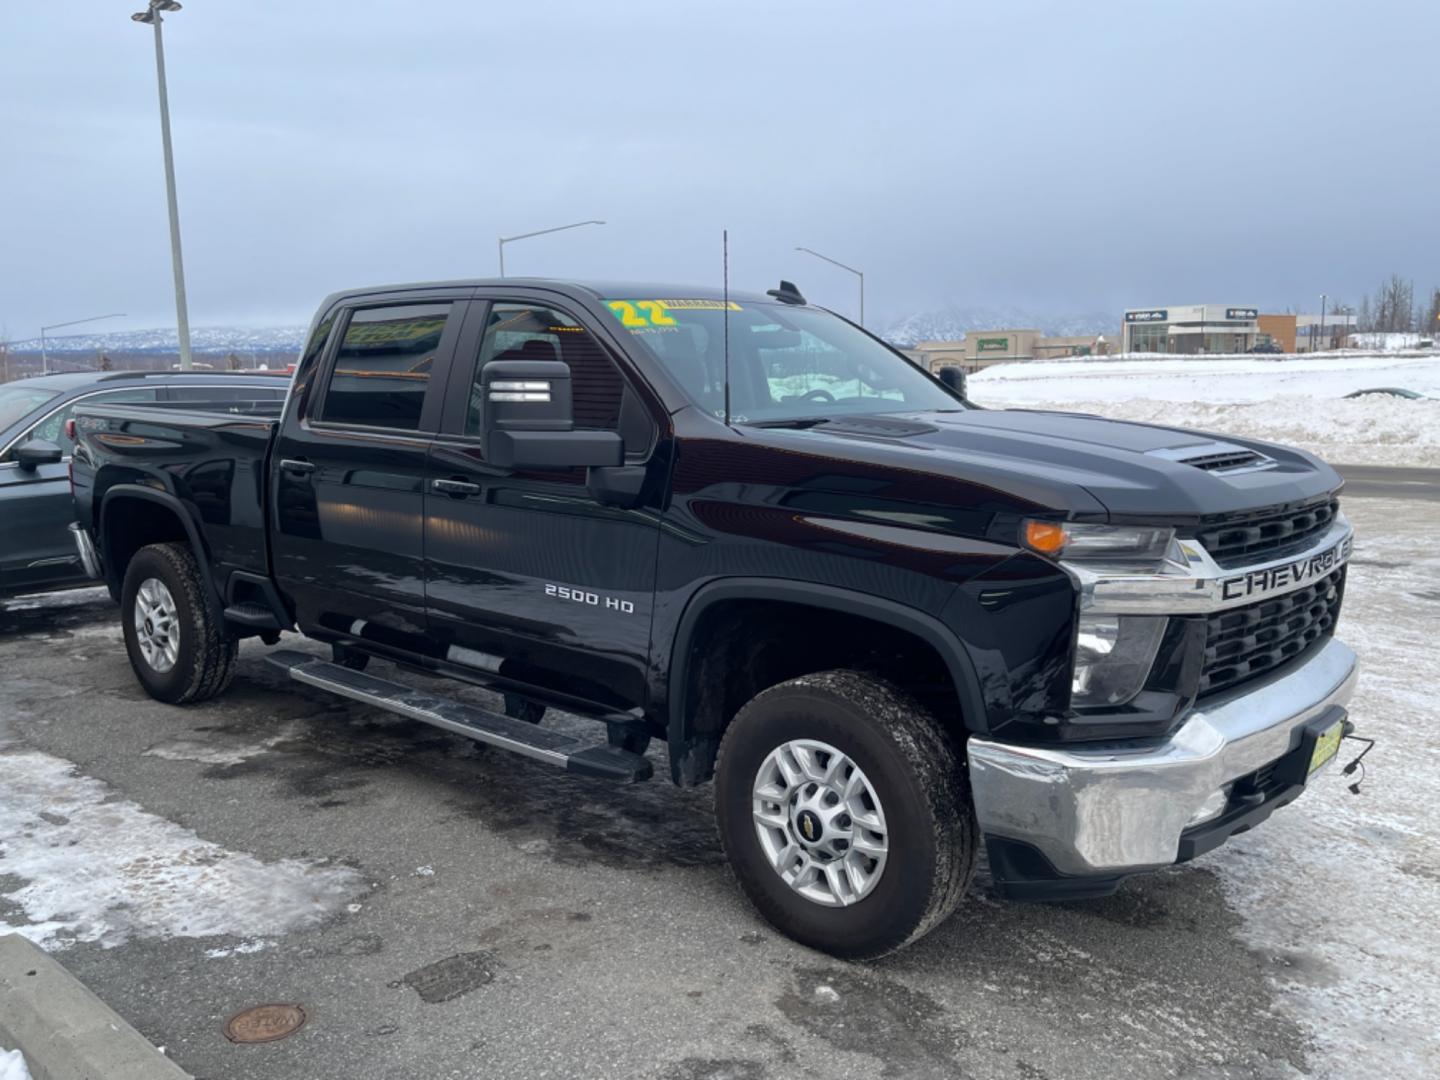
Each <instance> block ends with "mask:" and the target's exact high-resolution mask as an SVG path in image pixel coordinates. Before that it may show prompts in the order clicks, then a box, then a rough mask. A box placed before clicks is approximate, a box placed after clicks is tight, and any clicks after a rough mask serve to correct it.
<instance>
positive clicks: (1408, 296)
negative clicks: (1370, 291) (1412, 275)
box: [1373, 274, 1415, 333]
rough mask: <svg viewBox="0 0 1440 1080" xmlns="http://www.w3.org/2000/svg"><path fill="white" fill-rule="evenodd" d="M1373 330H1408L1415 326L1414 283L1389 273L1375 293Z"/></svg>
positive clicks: (1384, 331)
mask: <svg viewBox="0 0 1440 1080" xmlns="http://www.w3.org/2000/svg"><path fill="white" fill-rule="evenodd" d="M1373 328H1374V329H1375V330H1378V331H1381V332H1382V333H1394V332H1408V331H1410V330H1413V329H1414V328H1415V283H1414V282H1413V281H1406V280H1405V279H1404V278H1402V277H1401V276H1400V275H1399V274H1391V275H1390V277H1389V278H1387V279H1386V280H1385V281H1383V282H1381V283H1380V289H1379V291H1378V292H1377V293H1376V294H1375V323H1374V327H1373Z"/></svg>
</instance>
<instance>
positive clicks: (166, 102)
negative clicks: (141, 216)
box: [130, 0, 190, 371]
mask: <svg viewBox="0 0 1440 1080" xmlns="http://www.w3.org/2000/svg"><path fill="white" fill-rule="evenodd" d="M179 10H180V5H179V4H178V3H176V0H150V4H149V6H148V7H147V8H146V9H145V10H144V11H137V12H136V13H135V14H134V15H131V16H130V18H132V19H134V20H135V21H136V22H138V23H146V24H148V25H150V26H153V27H155V78H156V80H157V81H158V82H159V84H160V139H161V142H163V143H164V145H165V198H166V200H167V201H168V203H169V206H170V262H171V265H172V266H173V267H174V270H175V320H176V331H177V334H178V336H179V339H180V370H181V371H189V370H190V313H189V311H188V310H187V307H186V304H185V261H184V259H182V258H181V257H180V208H179V206H178V205H177V204H176V202H175V156H174V153H173V152H172V151H171V148H170V99H169V96H168V95H167V93H166V91H165V42H164V39H163V37H162V35H161V32H160V25H161V23H162V22H163V21H164V20H163V19H162V18H161V15H160V13H161V12H162V11H179Z"/></svg>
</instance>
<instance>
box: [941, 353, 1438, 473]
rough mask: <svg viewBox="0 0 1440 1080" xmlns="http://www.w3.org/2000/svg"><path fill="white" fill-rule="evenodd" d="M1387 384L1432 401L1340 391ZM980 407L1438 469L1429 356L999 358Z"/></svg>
mask: <svg viewBox="0 0 1440 1080" xmlns="http://www.w3.org/2000/svg"><path fill="white" fill-rule="evenodd" d="M1379 386H1398V387H1403V388H1406V389H1409V390H1414V391H1416V392H1418V393H1422V394H1431V395H1436V397H1437V399H1436V400H1424V401H1411V400H1407V399H1404V398H1397V397H1392V396H1389V395H1378V396H1369V397H1364V398H1350V399H1347V398H1345V397H1344V395H1345V394H1347V393H1349V392H1350V391H1352V390H1361V389H1367V388H1371V387H1379ZM969 393H970V397H971V398H972V399H973V400H974V401H975V402H976V403H977V404H980V405H985V406H987V407H989V408H1025V409H1060V410H1068V411H1074V412H1088V413H1098V414H1100V415H1102V416H1113V417H1115V418H1117V419H1122V420H1136V421H1140V422H1143V423H1152V424H1167V425H1170V426H1174V427H1184V428H1195V429H1198V430H1202V431H1213V432H1218V433H1221V434H1227V435H1236V436H1240V437H1243V438H1253V439H1263V440H1266V441H1268V442H1279V443H1287V444H1290V445H1293V446H1299V447H1302V448H1303V449H1306V450H1310V451H1312V452H1313V453H1316V454H1319V455H1320V456H1321V457H1323V458H1326V459H1327V460H1330V461H1339V462H1344V463H1346V464H1352V465H1363V464H1374V465H1421V466H1427V465H1428V466H1440V356H1433V355H1432V356H1405V357H1395V356H1381V355H1376V354H1345V353H1340V354H1326V355H1323V356H1317V357H1281V358H1278V359H1270V358H1264V357H1257V356H1240V357H1198V358H1195V359H1181V358H1177V357H1156V358H1154V359H1135V358H1126V359H1120V360H1070V361H1042V362H1029V363H1019V364H1000V365H996V366H995V367H992V368H988V369H986V370H985V371H982V372H979V373H978V374H976V375H973V376H971V377H970V379H969Z"/></svg>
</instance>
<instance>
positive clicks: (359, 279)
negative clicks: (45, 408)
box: [0, 0, 1440, 336]
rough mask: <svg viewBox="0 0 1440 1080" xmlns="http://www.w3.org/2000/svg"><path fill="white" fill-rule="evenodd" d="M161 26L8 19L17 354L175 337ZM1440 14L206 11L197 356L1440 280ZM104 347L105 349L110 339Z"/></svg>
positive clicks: (807, 1)
mask: <svg viewBox="0 0 1440 1080" xmlns="http://www.w3.org/2000/svg"><path fill="white" fill-rule="evenodd" d="M139 2H140V0H69V2H65V3H48V4H20V3H18V2H15V0H6V2H5V4H4V10H3V12H0V107H3V118H4V119H3V126H0V132H3V141H0V153H3V155H4V161H5V165H4V168H3V172H0V215H3V216H0V237H3V248H4V253H5V254H4V260H3V263H0V265H3V284H0V324H4V325H6V326H7V327H8V329H9V331H10V333H11V334H12V335H14V336H29V335H30V334H33V333H34V332H35V328H36V327H38V325H39V324H40V323H42V322H47V323H48V322H58V321H61V320H63V319H66V318H75V317H79V316H81V315H87V314H93V313H96V312H100V311H106V310H122V311H126V312H129V313H130V315H131V318H130V319H129V320H127V321H126V322H123V323H116V324H114V325H115V327H116V328H117V329H120V328H124V327H125V326H127V325H128V326H143V325H157V324H158V325H164V324H166V323H168V322H169V321H171V320H172V319H173V309H172V307H171V302H172V301H171V293H170V270H169V253H168V246H167V240H166V232H165V229H166V224H165V207H164V191H163V181H162V175H161V168H160V148H159V133H158V122H157V118H156V106H155V86H154V66H153V57H152V52H151V48H150V42H149V40H148V38H147V33H148V31H147V30H146V29H145V28H142V27H139V26H136V25H134V24H132V23H131V22H130V20H129V18H128V16H129V13H130V11H131V10H133V9H134V8H135V7H138V6H139ZM1437 40H1440V5H1435V4H1433V3H1430V2H1428V0H1413V2H1408V3H1405V2H1398V0H1394V2H1389V3H1383V2H1379V3H1370V4H1364V5H1361V4H1355V3H1348V2H1347V3H1336V2H1318V3H1317V2H1299V0H1266V2H1256V0H1214V2H1204V3H1201V2H1194V0H1192V2H1187V3H1170V2H1167V3H1155V2H1128V3H1127V2H1095V3H1089V4H1079V3H1073V2H1055V3H1040V2H1013V0H1012V2H1007V3H1004V4H988V5H979V4H958V3H946V4H939V3H901V2H895V3H886V4H876V3H859V2H854V0H842V2H829V3H821V2H817V0H804V2H793V3H789V4H775V3H767V4H759V3H750V2H736V3H730V4H726V5H715V6H707V7H705V8H704V9H697V8H695V7H694V6H692V5H688V4H680V3H674V2H673V0H672V2H670V3H664V4H660V3H651V2H648V0H647V2H638V0H635V2H622V3H618V4H611V5H581V4H577V3H538V2H534V0H531V2H530V3H527V4H525V5H514V6H509V7H501V6H497V5H492V4H476V3H473V2H472V0H428V2H427V3H423V4H415V3H400V2H397V0H389V2H385V3H378V2H370V0H290V2H289V3H281V2H278V0H247V2H245V3H243V4H241V3H217V2H213V0H190V2H189V3H187V5H186V8H185V10H184V11H182V12H179V13H177V14H176V15H174V16H172V17H171V18H170V20H169V21H168V23H167V37H166V44H167V58H168V60H169V67H170V80H171V94H172V110H173V114H174V115H173V120H174V130H175V142H176V156H177V169H178V173H179V181H180V201H181V216H182V223H183V226H184V234H185V244H186V262H187V270H188V280H189V287H190V294H191V317H192V321H193V322H195V323H197V324H201V325H203V324H207V323H211V324H213V323H220V322H232V321H240V322H273V321H301V320H303V318H304V317H305V315H306V313H307V312H308V310H309V309H310V307H311V306H312V305H313V304H314V303H315V301H316V300H318V299H319V297H320V296H322V295H323V294H325V293H326V292H329V291H331V290H333V289H336V288H340V287H345V286H349V285H354V284H363V283H368V282H377V281H387V280H404V279H417V278H419V279H426V278H438V277H451V276H464V275H475V274H489V273H493V272H494V270H495V237H496V236H497V234H500V233H506V234H509V233H515V232H525V231H529V230H531V229H537V228H544V227H547V226H550V225H555V224H561V223H564V222H567V221H572V220H578V219H582V218H590V217H599V218H604V219H606V220H607V221H608V222H609V224H607V225H606V226H605V227H603V228H590V229H585V230H578V231H575V232H572V233H567V234H562V235H560V236H555V237H546V238H541V239H537V240H533V241H527V242H525V243H524V244H517V245H515V246H514V247H513V248H512V249H511V250H510V252H509V253H507V258H508V261H509V264H510V265H509V268H510V270H511V272H512V273H516V274H531V273H533V274H552V275H576V276H599V277H634V278H644V279H657V278H658V279H674V280H677V281H706V282H709V281H715V280H716V279H717V278H718V275H719V269H720V266H719V261H720V260H719V254H720V253H719V234H720V230H721V228H723V227H728V228H729V229H730V233H731V243H732V253H731V265H732V280H733V281H734V282H735V283H736V284H737V285H743V286H747V287H768V286H769V285H771V284H773V282H774V280H775V279H777V278H779V277H780V276H782V275H783V276H786V277H791V278H794V279H795V280H797V281H798V282H800V284H801V285H802V287H803V288H804V289H805V291H806V292H807V293H808V294H809V295H811V296H812V298H815V299H817V300H819V301H821V302H825V303H830V304H833V305H835V306H837V307H840V308H842V309H846V310H853V303H854V301H853V294H854V288H853V281H852V280H851V279H850V278H849V276H848V275H846V274H844V273H843V272H842V271H838V270H835V269H833V268H830V267H827V266H825V265H824V264H822V263H819V262H815V261H814V260H810V259H808V258H807V257H806V256H803V255H798V254H796V253H795V252H794V250H793V249H794V247H795V245H797V244H804V245H807V246H810V247H814V248H816V249H818V250H820V251H824V252H826V253H828V254H831V255H834V256H835V257H837V258H840V259H843V260H845V261H847V262H851V263H852V264H855V265H859V266H861V267H862V268H864V269H865V271H866V273H867V285H868V287H869V297H868V301H869V304H868V306H869V309H870V312H871V313H872V319H871V321H872V322H874V321H879V320H881V319H883V318H884V316H886V315H887V314H894V315H898V314H903V313H906V312H908V311H912V310H915V309H916V308H922V307H926V306H932V305H940V304H947V303H1017V304H1024V305H1029V306H1031V307H1035V308H1038V309H1048V310H1056V311H1074V310H1094V309H1096V308H1100V309H1115V310H1117V311H1118V309H1119V308H1121V307H1123V306H1129V305H1138V304H1145V303H1176V302H1187V301H1204V300H1209V301H1220V302H1224V301H1230V300H1233V301H1235V302H1237V303H1238V302H1242V301H1243V302H1245V303H1258V304H1262V305H1266V306H1284V305H1289V304H1294V305H1312V304H1314V303H1315V297H1316V295H1317V294H1318V293H1320V292H1322V291H1324V292H1328V293H1329V294H1331V295H1332V296H1334V295H1339V296H1341V297H1344V298H1347V299H1350V300H1351V301H1352V302H1353V301H1355V300H1357V299H1358V296H1359V294H1360V292H1361V291H1363V290H1366V289H1369V288H1370V287H1371V286H1372V285H1373V284H1374V282H1375V281H1376V280H1377V279H1379V278H1380V277H1381V276H1382V275H1383V274H1386V273H1389V272H1390V271H1391V270H1398V271H1399V272H1401V273H1403V274H1406V275H1409V276H1414V277H1415V278H1417V279H1418V280H1417V285H1418V286H1419V287H1420V288H1428V287H1429V286H1430V285H1432V284H1434V283H1437V282H1440V258H1437V251H1440V243H1437V240H1440V217H1437V214H1436V211H1435V203H1434V199H1435V192H1436V191H1437V190H1440V132H1437V124H1436V119H1435V115H1436V114H1435V109H1436V107H1437V101H1440V95H1437V93H1436V91H1437V89H1440V75H1437V70H1440V69H1437V66H1436V64H1435V62H1434V52H1433V49H1434V42H1435V41H1437ZM107 325H108V324H107Z"/></svg>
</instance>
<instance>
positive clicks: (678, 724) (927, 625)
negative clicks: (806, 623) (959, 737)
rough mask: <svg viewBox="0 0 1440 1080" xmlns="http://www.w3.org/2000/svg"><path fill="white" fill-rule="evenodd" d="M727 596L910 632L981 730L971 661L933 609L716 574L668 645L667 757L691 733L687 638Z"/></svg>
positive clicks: (678, 752) (828, 588)
mask: <svg viewBox="0 0 1440 1080" xmlns="http://www.w3.org/2000/svg"><path fill="white" fill-rule="evenodd" d="M729 600H776V601H780V602H782V603H791V604H797V605H802V606H806V607H812V608H823V609H826V610H829V611H837V612H843V613H844V614H847V615H858V616H860V617H862V618H867V619H872V620H874V621H875V622H879V623H884V624H886V625H888V626H893V627H894V628H895V629H897V630H904V631H906V632H907V633H910V634H913V635H914V636H915V637H918V638H919V639H920V640H922V641H924V642H925V643H926V644H927V645H929V646H931V647H932V648H933V649H934V650H935V651H936V652H937V653H938V654H939V655H940V659H941V660H942V661H943V662H944V664H945V667H946V669H947V670H948V671H949V672H950V678H951V680H952V681H953V682H954V684H955V689H956V692H957V694H958V695H959V698H960V716H961V718H962V721H963V722H964V724H965V726H966V728H967V729H968V730H971V731H976V730H983V727H984V724H985V723H986V712H985V705H984V696H983V695H982V693H981V690H980V679H979V676H978V675H977V674H976V672H975V666H974V664H973V663H972V662H971V660H970V657H969V655H968V654H967V653H966V651H965V646H964V644H963V642H961V640H960V638H959V637H958V636H957V635H956V634H955V632H954V631H953V630H951V629H950V628H949V627H947V626H946V625H945V624H944V623H943V622H941V621H940V620H939V619H937V618H936V617H935V616H933V615H929V614H927V613H925V612H923V611H920V610H919V609H918V608H913V607H909V606H908V605H906V604H901V603H898V602H896V601H894V600H889V599H886V598H884V597H880V596H871V595H869V594H867V593H858V592H853V591H851V590H849V589H844V588H840V587H839V586H835V585H821V584H818V583H814V582H807V581H790V580H787V579H783V578H767V577H744V578H721V579H719V580H716V581H711V582H708V583H707V584H705V585H702V586H701V587H700V588H699V589H697V590H696V591H695V593H694V594H693V595H692V596H691V597H690V600H689V601H688V602H687V603H686V605H685V610H684V611H683V612H682V613H681V615H680V622H679V625H678V626H677V628H676V631H675V639H674V641H673V642H672V644H671V648H670V670H669V674H668V676H667V678H666V687H667V693H666V700H667V706H668V713H669V715H668V719H667V727H666V731H667V736H666V737H667V739H668V741H669V743H670V755H671V761H672V762H674V761H678V760H679V759H680V758H681V757H683V756H684V750H683V748H684V747H686V746H688V745H689V742H690V740H691V737H692V732H691V731H690V718H689V716H688V715H687V714H686V700H685V698H686V683H687V680H688V678H689V667H690V662H689V657H690V642H691V640H692V639H693V637H694V635H695V629H696V627H697V626H698V625H699V623H700V620H701V619H702V618H703V617H704V615H705V613H706V612H707V611H709V610H710V609H711V608H712V607H714V606H715V605H716V604H718V603H722V602H725V601H729Z"/></svg>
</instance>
